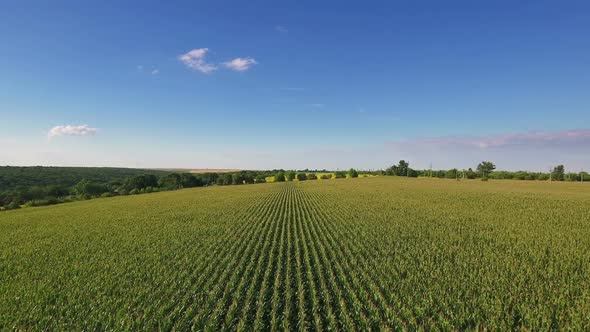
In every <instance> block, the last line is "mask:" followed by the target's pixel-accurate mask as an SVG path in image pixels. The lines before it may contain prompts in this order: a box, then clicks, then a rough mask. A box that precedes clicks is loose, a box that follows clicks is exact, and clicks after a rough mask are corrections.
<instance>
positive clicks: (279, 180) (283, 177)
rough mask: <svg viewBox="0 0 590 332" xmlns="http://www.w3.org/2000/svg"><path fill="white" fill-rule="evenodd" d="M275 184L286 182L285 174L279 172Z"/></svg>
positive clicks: (275, 177)
mask: <svg viewBox="0 0 590 332" xmlns="http://www.w3.org/2000/svg"><path fill="white" fill-rule="evenodd" d="M274 180H275V182H285V173H282V172H279V173H277V174H275V176H274Z"/></svg>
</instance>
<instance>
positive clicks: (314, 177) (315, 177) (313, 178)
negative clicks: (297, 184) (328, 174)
mask: <svg viewBox="0 0 590 332" xmlns="http://www.w3.org/2000/svg"><path fill="white" fill-rule="evenodd" d="M307 179H308V180H317V179H318V176H317V175H315V173H309V174H307Z"/></svg>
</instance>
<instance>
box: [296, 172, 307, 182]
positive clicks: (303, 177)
mask: <svg viewBox="0 0 590 332" xmlns="http://www.w3.org/2000/svg"><path fill="white" fill-rule="evenodd" d="M295 177H296V178H297V180H298V181H305V180H307V175H306V174H305V173H297V175H295Z"/></svg>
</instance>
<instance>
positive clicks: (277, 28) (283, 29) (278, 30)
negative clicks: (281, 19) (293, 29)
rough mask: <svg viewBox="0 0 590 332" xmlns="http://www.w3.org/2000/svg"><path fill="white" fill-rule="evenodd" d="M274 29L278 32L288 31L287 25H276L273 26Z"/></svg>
mask: <svg viewBox="0 0 590 332" xmlns="http://www.w3.org/2000/svg"><path fill="white" fill-rule="evenodd" d="M275 30H276V31H277V32H280V33H287V32H289V30H288V29H287V27H286V26H284V25H277V26H275Z"/></svg>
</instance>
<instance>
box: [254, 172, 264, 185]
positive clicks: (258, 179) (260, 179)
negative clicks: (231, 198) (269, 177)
mask: <svg viewBox="0 0 590 332" xmlns="http://www.w3.org/2000/svg"><path fill="white" fill-rule="evenodd" d="M265 182H266V176H264V174H258V175H256V177H255V178H254V183H265Z"/></svg>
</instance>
